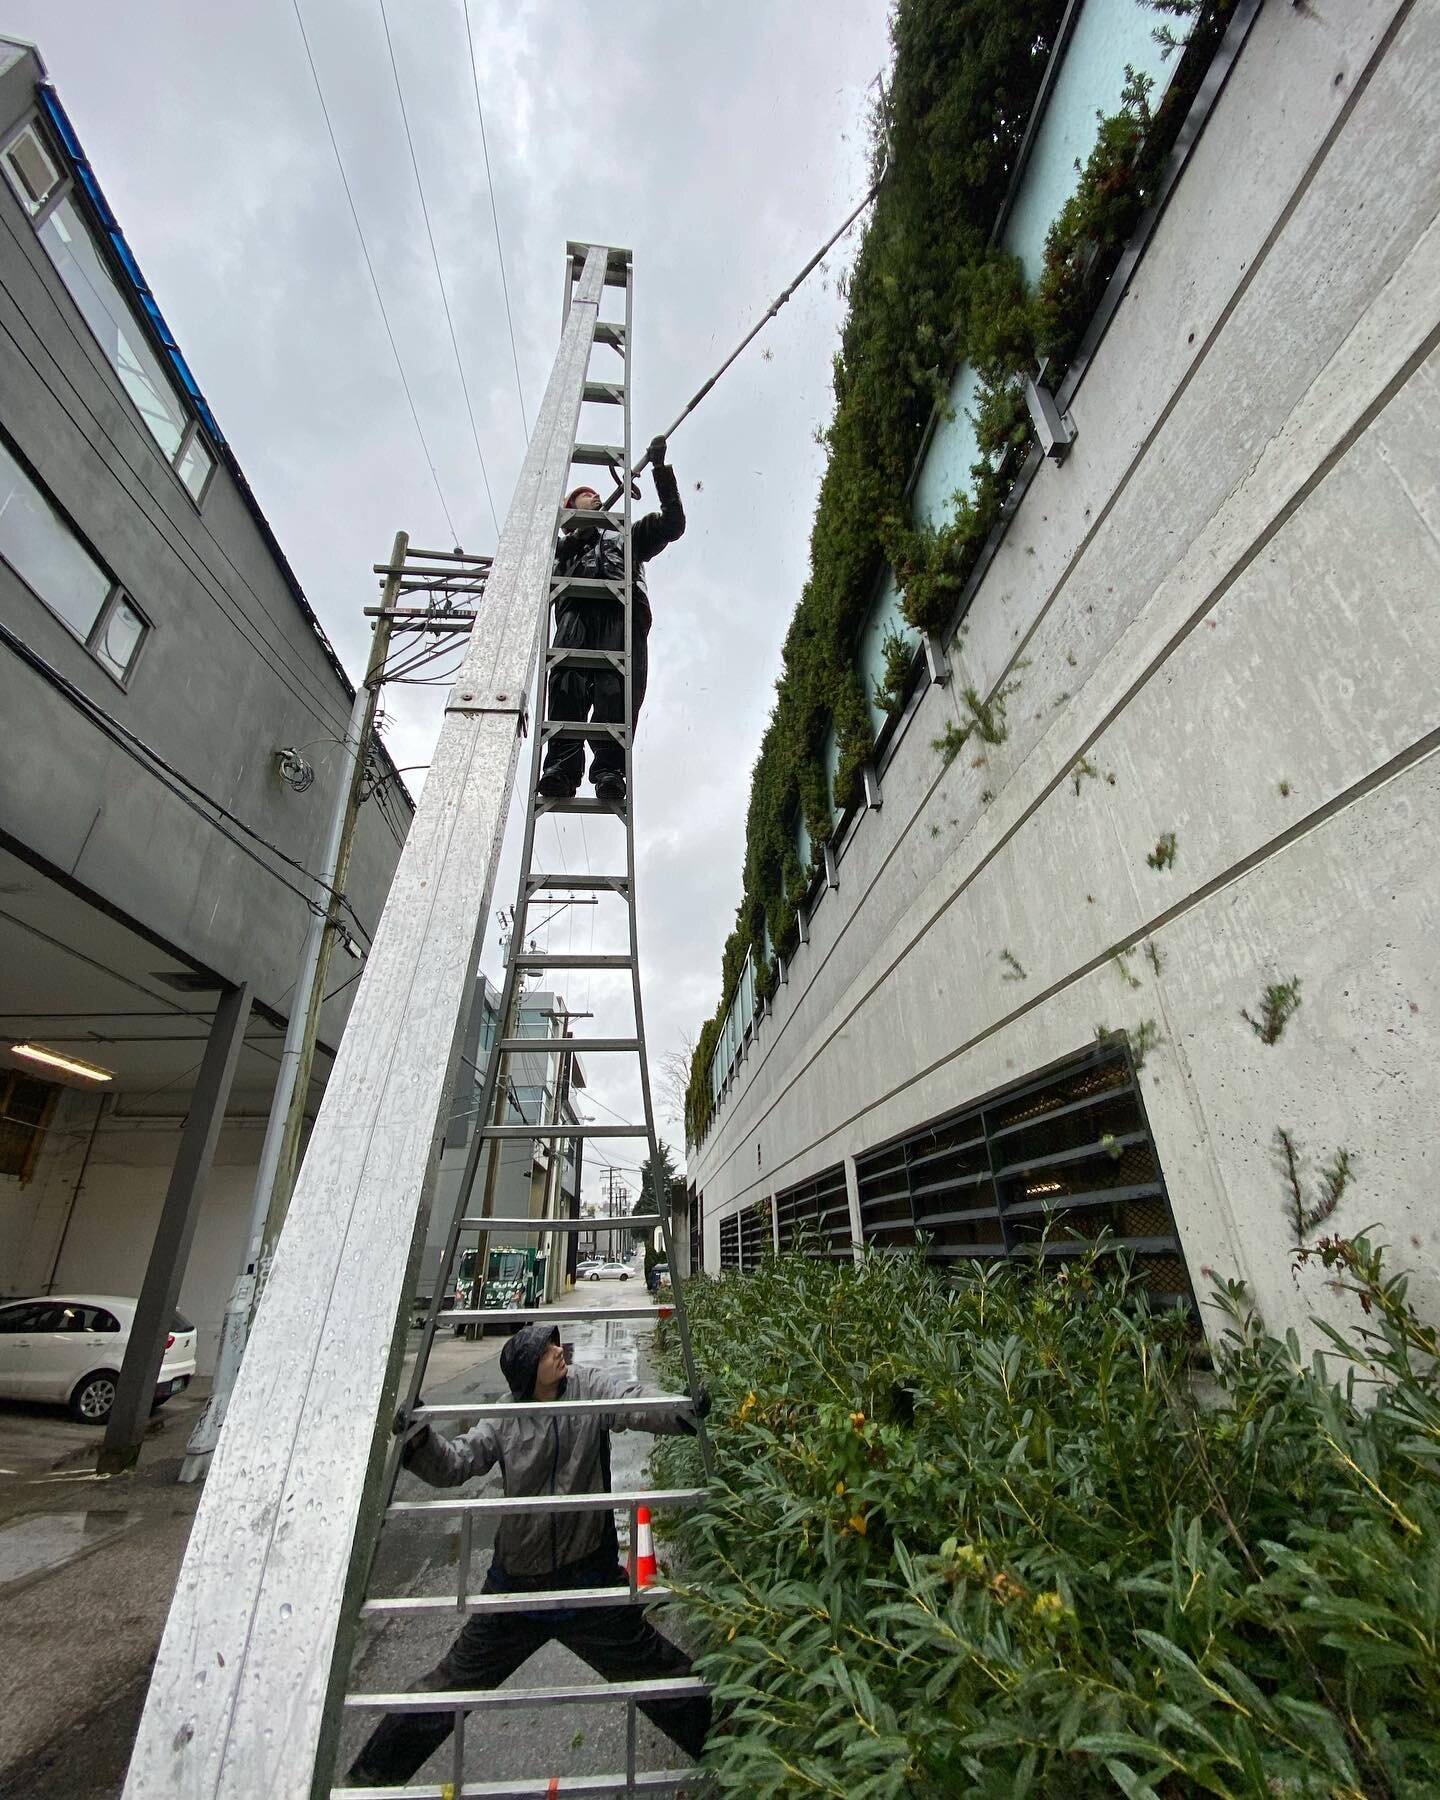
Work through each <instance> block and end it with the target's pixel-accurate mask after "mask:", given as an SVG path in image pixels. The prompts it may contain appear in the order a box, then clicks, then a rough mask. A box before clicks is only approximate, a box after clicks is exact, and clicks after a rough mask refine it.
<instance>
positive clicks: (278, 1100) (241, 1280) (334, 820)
mask: <svg viewBox="0 0 1440 1800" xmlns="http://www.w3.org/2000/svg"><path fill="white" fill-rule="evenodd" d="M409 547H410V537H409V534H408V533H407V532H404V531H397V532H396V534H395V544H394V548H393V549H392V551H391V554H390V563H389V567H388V571H387V574H386V577H385V588H384V595H383V599H382V601H381V606H380V611H379V617H378V618H377V619H376V620H375V631H374V635H373V636H372V637H371V640H370V657H369V661H368V662H367V664H366V668H365V678H364V680H363V681H362V682H361V683H360V686H359V687H358V688H357V689H356V692H355V700H354V704H353V705H352V707H351V709H350V721H349V724H348V725H347V727H346V731H345V743H344V746H343V753H342V757H341V776H342V779H341V782H340V785H339V787H338V788H337V790H336V795H335V810H334V812H333V813H332V815H331V819H330V829H329V832H328V834H327V837H326V841H325V855H324V858H323V860H322V862H321V865H320V875H319V880H318V882H317V886H316V897H315V898H314V899H313V900H312V901H311V903H310V922H309V925H308V926H307V928H306V932H305V942H304V945H303V946H302V948H301V951H300V971H299V974H298V975H297V976H296V979H295V993H294V1002H293V1004H292V1006H291V1008H290V1017H289V1020H288V1021H287V1023H286V1027H285V1041H284V1044H283V1045H282V1046H281V1050H280V1072H279V1074H278V1076H277V1077H276V1081H275V1093H274V1096H273V1098H272V1099H271V1102H270V1117H269V1120H268V1122H267V1124H266V1127H265V1141H264V1143H263V1144H262V1146H261V1150H260V1166H259V1168H258V1169H257V1170H256V1172H255V1189H254V1194H253V1197H252V1199H251V1204H250V1225H249V1229H248V1231H247V1232H246V1236H245V1255H244V1261H243V1262H242V1264H241V1267H240V1272H239V1274H238V1275H237V1276H236V1278H235V1285H234V1286H233V1287H232V1288H231V1290H230V1298H229V1300H228V1301H227V1302H226V1305H225V1317H224V1320H223V1322H222V1324H221V1327H220V1348H219V1351H218V1354H217V1356H216V1359H215V1375H214V1379H213V1381H212V1383H211V1388H210V1398H209V1399H208V1400H207V1401H206V1403H205V1409H204V1411H203V1412H202V1413H201V1415H200V1417H199V1419H198V1420H197V1421H196V1424H195V1429H194V1431H193V1432H191V1434H190V1441H189V1443H188V1444H187V1445H186V1447H185V1460H184V1461H183V1462H182V1463H181V1465H180V1479H181V1480H182V1481H199V1480H200V1479H201V1477H202V1476H203V1475H204V1474H205V1471H206V1470H207V1469H208V1467H209V1466H210V1458H211V1455H212V1454H213V1453H214V1449H215V1445H216V1443H217V1442H218V1440H219V1437H220V1427H221V1426H222V1425H223V1424H224V1422H225V1411H226V1408H227V1406H228V1405H229V1402H230V1395H231V1393H232V1392H233V1390H234V1386H235V1377H236V1375H237V1374H238V1373H239V1370H240V1360H241V1358H242V1357H243V1356H244V1354H245V1344H246V1340H247V1339H248V1337H249V1333H250V1320H251V1318H252V1316H253V1314H254V1310H255V1302H256V1300H257V1299H258V1298H259V1291H260V1288H261V1286H262V1285H263V1283H264V1280H265V1275H266V1272H267V1270H268V1268H269V1264H270V1258H271V1256H272V1255H273V1254H274V1248H275V1241H276V1239H277V1238H278V1237H279V1235H280V1227H281V1225H282V1224H283V1223H284V1221H285V1210H286V1208H287V1207H288V1206H289V1204H290V1194H291V1190H292V1189H293V1187H294V1185H295V1166H296V1162H297V1160H298V1157H299V1150H300V1133H301V1131H302V1130H303V1128H304V1123H305V1100H306V1096H307V1095H308V1093H309V1091H310V1071H311V1069H312V1067H313V1065H314V1062H315V1039H316V1036H317V1034H318V1032H319V1029H320V1008H321V1005H322V1004H323V1002H324V999H325V982H326V980H327V978H328V975H329V970H330V957H331V954H332V952H333V950H334V947H335V939H336V936H337V934H339V933H341V932H343V931H344V925H343V923H342V919H341V904H340V896H341V895H342V894H343V893H344V890H345V880H346V876H347V875H348V873H349V869H350V853H351V849H352V847H353V845H354V842H355V820H356V816H357V814H358V813H359V810H360V797H361V791H362V788H363V786H364V781H365V769H366V765H367V762H368V760H369V749H370V742H371V738H372V736H373V734H374V729H375V711H376V708H377V706H378V704H379V699H380V685H381V683H382V681H383V680H384V672H385V661H386V658H387V657H388V656H389V654H390V635H391V626H392V618H391V615H392V613H393V611H394V607H395V602H396V599H397V598H398V595H399V592H400V578H401V574H402V571H403V568H404V563H405V553H406V551H407V550H408V549H409ZM347 764H348V776H347V774H346V767H347Z"/></svg>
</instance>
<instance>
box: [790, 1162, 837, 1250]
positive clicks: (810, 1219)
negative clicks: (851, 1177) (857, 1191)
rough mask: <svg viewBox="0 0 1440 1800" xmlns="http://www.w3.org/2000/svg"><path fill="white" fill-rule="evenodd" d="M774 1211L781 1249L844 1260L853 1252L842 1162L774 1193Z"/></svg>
mask: <svg viewBox="0 0 1440 1800" xmlns="http://www.w3.org/2000/svg"><path fill="white" fill-rule="evenodd" d="M775 1213H776V1217H777V1220H778V1223H779V1232H780V1248H781V1249H782V1250H799V1251H803V1252H804V1253H805V1254H806V1255H807V1256H821V1257H825V1256H828V1257H832V1258H836V1259H839V1258H845V1259H847V1260H848V1259H849V1257H850V1256H851V1255H852V1254H853V1249H852V1245H851V1241H850V1197H849V1195H848V1194H847V1193H846V1191H845V1169H844V1166H843V1165H842V1164H838V1163H837V1164H836V1166H835V1167H834V1168H833V1169H826V1170H825V1172H824V1173H823V1174H821V1175H816V1176H813V1177H812V1178H811V1179H810V1180H809V1181H802V1182H799V1183H798V1184H797V1185H796V1186H795V1187H791V1188H785V1189H784V1190H783V1191H782V1192H781V1193H778V1194H777V1195H776V1196H775Z"/></svg>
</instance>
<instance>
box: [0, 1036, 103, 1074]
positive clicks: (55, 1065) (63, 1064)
mask: <svg viewBox="0 0 1440 1800" xmlns="http://www.w3.org/2000/svg"><path fill="white" fill-rule="evenodd" d="M10 1054H11V1055H12V1056H28V1057H29V1058H30V1060H31V1061H32V1062H38V1063H47V1064H48V1065H49V1066H50V1067H51V1068H52V1069H63V1070H64V1071H65V1073H66V1074H67V1075H82V1076H84V1078H85V1080H86V1081H113V1080H114V1079H115V1071H114V1070H113V1069H102V1068H100V1067H99V1066H98V1065H97V1064H95V1063H87V1062H81V1061H80V1060H79V1058H78V1057H74V1056H62V1055H61V1054H60V1052H59V1051H58V1050H46V1049H45V1048H44V1046H43V1045H41V1044H12V1045H11V1046H10Z"/></svg>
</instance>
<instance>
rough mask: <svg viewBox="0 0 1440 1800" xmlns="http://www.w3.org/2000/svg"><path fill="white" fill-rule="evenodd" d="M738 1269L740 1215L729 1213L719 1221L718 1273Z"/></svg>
mask: <svg viewBox="0 0 1440 1800" xmlns="http://www.w3.org/2000/svg"><path fill="white" fill-rule="evenodd" d="M739 1267H740V1215H739V1213H731V1215H730V1217H729V1218H728V1219H722V1220H721V1221H720V1271H721V1273H722V1274H723V1273H724V1272H725V1270H726V1269H738V1268H739Z"/></svg>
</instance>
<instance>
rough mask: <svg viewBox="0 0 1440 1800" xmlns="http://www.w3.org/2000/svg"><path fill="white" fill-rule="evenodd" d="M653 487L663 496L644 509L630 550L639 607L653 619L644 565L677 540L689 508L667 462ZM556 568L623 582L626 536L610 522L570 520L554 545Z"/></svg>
mask: <svg viewBox="0 0 1440 1800" xmlns="http://www.w3.org/2000/svg"><path fill="white" fill-rule="evenodd" d="M650 472H651V474H652V475H653V476H654V477H655V492H656V495H657V496H658V498H659V501H660V510H659V512H652V513H646V514H645V516H644V517H643V518H640V519H636V520H635V521H634V522H633V524H632V525H631V527H630V549H631V553H632V555H633V558H634V565H635V566H634V568H633V570H632V571H631V587H632V592H633V594H634V596H635V605H636V607H637V608H638V609H639V610H640V611H641V612H643V613H644V615H645V619H646V622H647V623H648V621H649V619H650V599H649V596H648V595H647V594H646V592H645V564H646V563H647V562H649V561H650V559H651V557H652V556H658V555H659V554H660V552H661V551H662V550H663V549H664V548H665V546H666V545H667V544H673V543H674V542H675V540H676V538H678V537H683V536H684V533H685V508H684V507H683V506H682V505H681V503H680V486H679V483H678V482H677V481H676V479H675V471H674V470H673V469H672V468H669V467H668V466H666V465H662V466H661V467H659V468H656V469H652V470H651V471H650ZM555 573H556V574H557V575H573V576H576V577H580V578H583V579H585V580H590V581H623V580H624V579H625V537H624V534H623V533H622V532H619V531H616V530H614V529H613V528H612V527H610V526H608V525H583V524H576V523H575V522H573V521H572V522H571V523H570V524H568V525H567V526H566V528H565V531H564V533H563V535H562V536H561V539H560V542H559V543H558V544H557V545H556V546H555ZM585 604H586V602H585V601H583V600H580V601H569V602H567V601H563V600H562V601H561V603H560V610H562V611H563V610H565V609H566V608H567V607H568V606H575V605H579V606H583V605H585Z"/></svg>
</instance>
